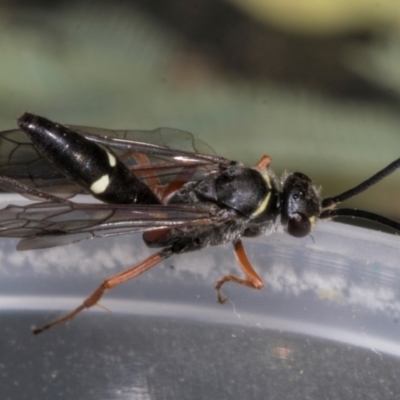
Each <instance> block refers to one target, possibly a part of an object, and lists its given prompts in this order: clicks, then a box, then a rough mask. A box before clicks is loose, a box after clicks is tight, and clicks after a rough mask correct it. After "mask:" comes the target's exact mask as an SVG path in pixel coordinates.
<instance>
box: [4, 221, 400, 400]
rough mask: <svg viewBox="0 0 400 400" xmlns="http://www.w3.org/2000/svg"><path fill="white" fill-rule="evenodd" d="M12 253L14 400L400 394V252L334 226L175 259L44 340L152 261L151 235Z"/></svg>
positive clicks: (8, 365)
mask: <svg viewBox="0 0 400 400" xmlns="http://www.w3.org/2000/svg"><path fill="white" fill-rule="evenodd" d="M16 243H17V241H16V240H12V239H7V240H5V239H3V240H1V242H0V249H1V253H0V260H1V263H0V311H1V326H0V337H1V341H0V355H1V356H0V382H1V383H0V385H1V390H2V396H1V397H2V399H55V398H60V399H70V398H71V399H72V398H82V399H120V398H121V399H155V400H158V399H190V400H196V399H206V398H207V399H279V400H281V399H296V400H297V399H318V400H319V399H322V398H324V399H349V398H362V399H365V400H367V399H374V400H375V399H378V398H382V399H383V398H384V399H389V398H394V397H393V396H394V394H395V393H399V392H400V383H399V379H398V377H399V375H400V358H399V356H400V324H399V313H400V293H399V288H400V266H399V255H400V239H399V238H398V237H396V236H391V235H387V234H383V233H379V232H374V231H370V230H367V229H361V228H355V227H351V226H348V225H344V224H339V223H334V222H324V223H320V224H319V225H318V227H317V228H316V229H315V230H314V231H313V233H312V236H308V237H305V238H303V239H296V238H291V237H289V236H288V235H286V234H274V235H272V236H270V237H260V238H255V239H252V240H246V241H245V242H244V243H245V247H246V249H247V251H248V254H249V258H250V259H251V261H252V262H253V264H254V266H255V267H256V269H257V271H258V272H259V273H260V275H261V277H262V278H263V279H264V281H265V283H266V287H265V288H264V289H263V290H261V291H255V290H250V289H247V288H244V287H241V286H238V285H236V284H233V283H228V284H227V285H226V286H225V287H224V293H225V294H226V295H227V296H228V297H229V300H228V302H227V303H226V304H225V305H219V304H217V303H216V296H215V291H214V285H215V283H216V281H217V280H218V279H219V278H220V277H221V276H222V275H225V274H227V273H230V272H238V267H237V265H236V261H235V259H234V256H233V252H232V251H231V246H224V247H216V248H208V249H205V250H204V251H201V252H195V253H190V254H186V255H182V256H175V257H173V258H172V259H170V260H167V261H166V262H165V263H163V264H162V265H160V266H158V267H155V268H154V269H153V270H152V271H150V272H148V273H146V274H144V275H143V276H140V277H138V278H136V279H135V280H134V281H132V282H128V283H126V284H124V285H123V286H121V287H119V288H117V289H115V290H113V291H112V292H110V293H108V294H107V295H106V296H105V298H104V299H103V300H102V302H101V304H102V305H103V306H104V307H107V308H108V309H109V310H111V311H112V312H111V313H109V312H105V311H104V310H102V309H101V308H99V307H97V308H95V309H93V310H91V311H86V312H84V313H82V314H81V315H79V316H78V317H77V318H76V319H74V320H73V321H72V322H70V323H68V324H66V325H63V326H59V327H56V328H54V329H53V330H51V331H48V332H45V333H43V334H42V335H40V336H38V337H35V336H33V335H32V334H31V332H30V325H31V324H37V325H42V324H43V323H46V322H48V321H50V320H52V319H54V318H55V317H58V316H60V315H61V312H62V311H66V310H69V309H71V308H73V307H75V306H76V305H77V304H78V303H80V302H81V301H82V300H83V298H84V297H85V296H87V295H88V294H89V293H91V292H92V291H93V290H94V288H95V287H96V286H97V285H98V284H99V283H100V282H101V281H102V280H103V279H104V278H105V277H107V276H109V275H112V274H114V273H116V272H118V271H120V270H122V269H123V267H124V266H129V265H131V264H132V263H135V262H137V261H140V260H141V259H143V258H144V257H145V256H146V255H148V254H150V253H151V250H149V249H147V248H146V247H145V245H144V244H143V243H142V241H141V237H140V235H134V236H125V237H119V238H113V239H97V240H93V241H89V242H86V243H80V244H77V245H71V246H66V247H59V248H54V249H48V250H40V251H29V252H16V251H15V245H16Z"/></svg>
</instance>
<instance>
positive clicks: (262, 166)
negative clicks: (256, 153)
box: [256, 156, 271, 169]
mask: <svg viewBox="0 0 400 400" xmlns="http://www.w3.org/2000/svg"><path fill="white" fill-rule="evenodd" d="M270 162H271V157H270V156H262V157H261V160H260V161H259V162H258V163H257V164H256V168H257V169H266V168H267V167H268V165H269V163H270Z"/></svg>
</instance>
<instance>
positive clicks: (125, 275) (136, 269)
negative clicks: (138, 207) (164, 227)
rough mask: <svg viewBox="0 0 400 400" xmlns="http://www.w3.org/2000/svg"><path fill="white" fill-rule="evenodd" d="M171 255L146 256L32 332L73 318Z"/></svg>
mask: <svg viewBox="0 0 400 400" xmlns="http://www.w3.org/2000/svg"><path fill="white" fill-rule="evenodd" d="M171 255H172V253H171V252H169V251H165V250H161V251H159V252H158V253H155V254H153V255H151V256H150V257H148V258H146V259H145V260H144V261H142V262H141V263H140V264H137V265H134V266H133V267H131V268H129V269H127V270H125V271H122V272H120V273H119V274H117V275H114V276H111V277H110V278H107V279H106V280H105V281H104V282H103V283H102V284H101V285H100V286H99V287H98V288H97V289H96V290H95V291H94V292H93V293H92V294H91V295H90V296H89V297H88V298H87V299H86V300H85V301H84V302H83V303H82V304H81V305H80V306H79V307H77V308H75V310H72V311H71V312H69V313H68V314H66V315H64V316H63V317H61V318H59V319H56V320H54V321H53V322H50V323H49V324H47V325H45V326H43V327H42V328H34V329H32V332H33V333H34V334H35V335H37V334H39V333H42V332H43V331H45V330H47V329H50V328H52V327H53V326H55V325H59V324H62V323H64V322H66V321H69V320H71V319H72V318H74V317H75V315H77V314H79V313H80V312H81V311H83V310H84V309H85V308H90V307H93V306H94V305H95V304H97V302H98V301H99V300H100V299H101V297H102V296H103V294H104V292H106V291H107V290H111V289H113V288H115V287H116V286H118V285H120V284H121V283H124V282H126V281H129V280H130V279H133V278H135V277H136V276H138V275H140V274H143V272H146V271H147V270H149V269H150V268H151V267H154V266H155V265H157V264H159V263H160V262H161V261H163V260H165V259H166V258H168V257H169V256H171Z"/></svg>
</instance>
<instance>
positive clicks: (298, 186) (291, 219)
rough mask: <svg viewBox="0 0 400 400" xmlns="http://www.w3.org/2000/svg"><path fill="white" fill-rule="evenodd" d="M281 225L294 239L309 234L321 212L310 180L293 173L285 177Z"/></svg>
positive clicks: (300, 174)
mask: <svg viewBox="0 0 400 400" xmlns="http://www.w3.org/2000/svg"><path fill="white" fill-rule="evenodd" d="M281 209H282V223H283V225H284V226H285V229H286V231H287V232H288V233H289V234H290V235H292V236H296V237H302V236H306V235H308V234H309V233H310V231H311V229H312V227H313V225H314V223H315V219H316V217H318V216H319V214H320V211H321V201H320V198H319V195H318V193H317V190H316V189H315V186H314V185H313V183H312V182H311V179H310V178H309V177H308V176H306V175H304V174H302V173H300V172H294V173H292V174H290V175H288V176H287V178H286V179H285V181H284V183H283V190H282V200H281Z"/></svg>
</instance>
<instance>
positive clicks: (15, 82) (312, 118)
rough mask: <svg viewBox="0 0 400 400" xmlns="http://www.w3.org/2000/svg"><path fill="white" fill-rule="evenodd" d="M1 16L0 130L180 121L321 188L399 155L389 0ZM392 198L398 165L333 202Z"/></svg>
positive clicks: (38, 7) (70, 6) (399, 71)
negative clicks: (33, 123) (44, 120)
mask: <svg viewBox="0 0 400 400" xmlns="http://www.w3.org/2000/svg"><path fill="white" fill-rule="evenodd" d="M397 3H399V5H397ZM0 21H1V22H0V129H2V130H5V129H9V128H13V127H14V121H15V118H16V117H18V116H19V115H20V114H21V113H23V112H24V111H30V112H33V113H37V114H39V115H43V116H46V117H48V118H50V119H53V120H55V121H58V122H61V123H69V124H77V125H88V126H98V127H103V128H132V129H154V128H156V127H160V126H168V127H174V128H179V129H183V130H187V131H190V132H192V133H194V134H195V135H196V136H197V137H199V138H201V139H202V140H204V141H206V142H207V143H209V144H210V145H211V146H212V147H213V148H214V150H215V151H216V152H217V153H219V154H221V155H223V156H225V157H229V158H232V159H235V160H239V161H242V162H245V163H247V164H249V165H251V164H255V163H256V162H257V161H258V160H259V158H260V157H261V156H262V155H263V154H269V155H271V156H272V159H273V163H272V168H273V169H274V170H275V171H276V172H277V173H278V174H281V173H282V172H283V171H284V170H285V169H287V170H291V171H294V170H298V171H302V172H303V173H306V174H307V175H309V176H310V177H311V178H312V179H313V180H314V181H315V182H316V183H317V184H318V185H321V186H322V187H323V194H324V195H333V194H338V193H339V192H341V191H344V190H346V189H348V188H349V187H351V186H353V185H355V184H357V183H359V182H360V181H361V180H363V179H365V178H367V177H369V176H370V175H372V174H373V173H375V172H376V171H377V170H378V169H380V168H382V167H383V166H385V165H387V164H388V163H389V162H391V161H393V160H394V159H396V158H398V157H400V118H399V111H400V101H399V100H400V40H399V34H400V31H399V29H398V28H399V21H400V2H395V1H380V0H377V1H373V2H372V1H364V0H362V1H361V0H359V1H356V0H353V1H351V0H348V1H338V0H324V1H321V0H319V1H315V2H313V1H296V0H285V1H282V2H276V1H272V0H251V1H245V0H232V1H221V0H220V1H218V0H186V1H185V0H162V1H161V0H137V1H129V2H127V1H118V0H117V1H68V2H64V1H45V0H43V1H11V0H9V1H4V0H3V1H0ZM399 200H400V172H399V173H398V174H395V175H394V176H393V177H391V178H390V179H387V180H386V181H385V182H384V183H382V184H380V185H379V186H378V187H376V188H374V189H373V190H370V191H368V192H367V193H365V194H363V195H360V196H359V197H358V199H355V200H354V201H351V202H348V203H347V204H346V205H347V206H357V207H360V208H364V209H368V210H370V211H375V212H379V213H383V214H385V215H386V216H389V217H394V218H397V219H400V207H399V203H400V201H399Z"/></svg>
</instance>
